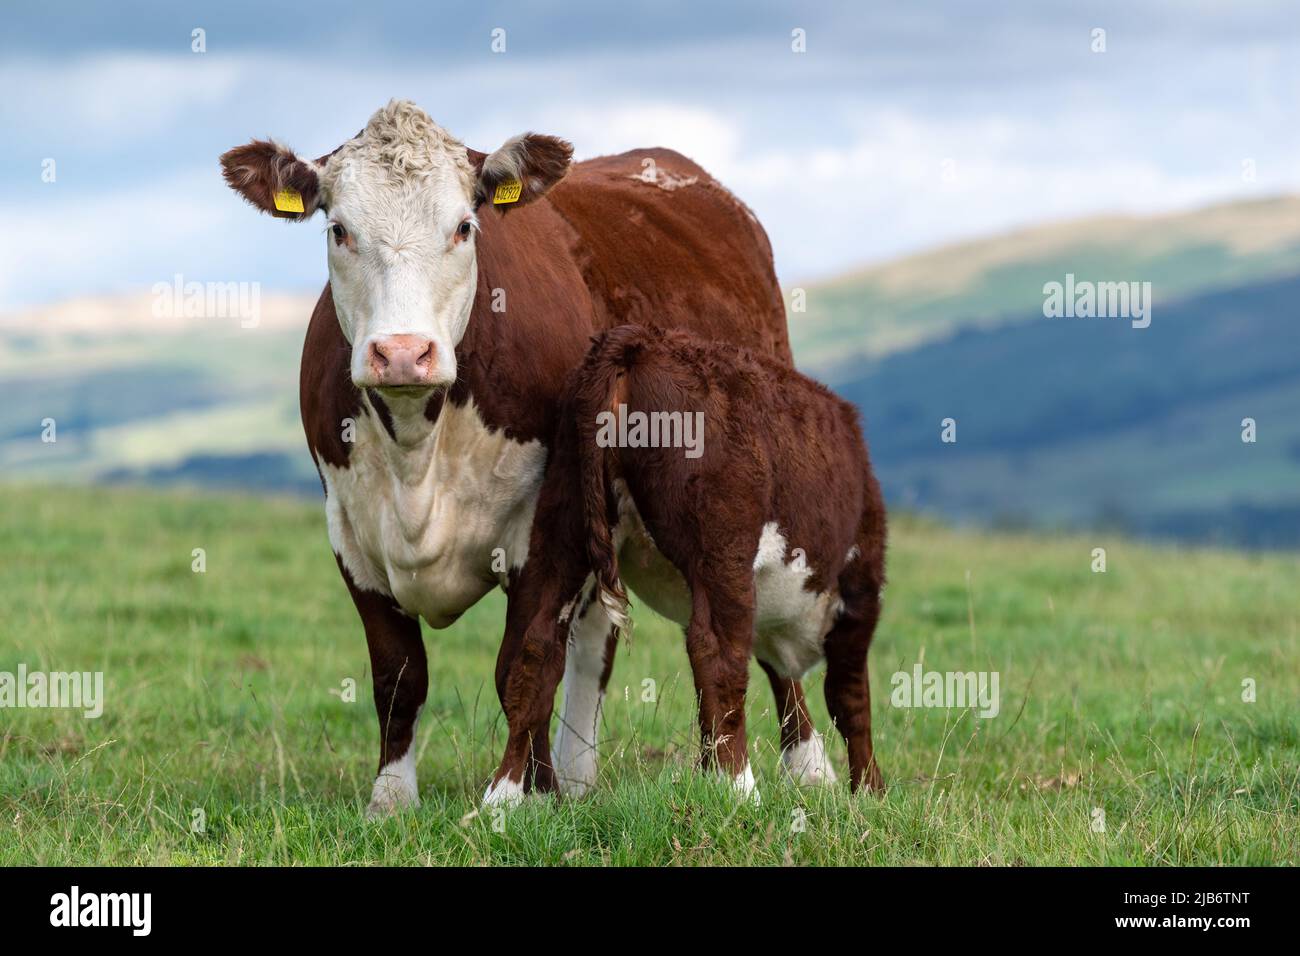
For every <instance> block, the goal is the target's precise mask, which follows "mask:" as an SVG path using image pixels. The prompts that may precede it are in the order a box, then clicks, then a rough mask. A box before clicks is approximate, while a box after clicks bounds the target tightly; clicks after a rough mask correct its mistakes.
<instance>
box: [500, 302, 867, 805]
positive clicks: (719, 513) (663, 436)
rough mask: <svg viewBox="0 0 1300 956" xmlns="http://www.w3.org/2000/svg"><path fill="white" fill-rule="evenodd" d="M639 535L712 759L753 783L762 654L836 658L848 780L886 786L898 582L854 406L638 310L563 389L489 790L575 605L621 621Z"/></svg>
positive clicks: (511, 620)
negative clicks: (679, 634) (888, 657)
mask: <svg viewBox="0 0 1300 956" xmlns="http://www.w3.org/2000/svg"><path fill="white" fill-rule="evenodd" d="M577 489H580V495H581V498H582V507H581V508H577V507H574V502H573V499H574V496H575V490H577ZM631 540H639V541H653V543H654V544H653V546H654V548H655V550H656V551H657V552H658V553H660V554H662V555H663V556H664V557H665V558H667V559H668V561H669V563H670V564H671V566H672V568H673V569H674V570H675V572H676V575H675V580H674V582H673V583H674V584H675V586H676V591H677V595H676V598H675V599H674V603H675V604H676V605H679V606H680V607H681V608H682V616H683V617H686V618H687V620H688V622H689V623H688V625H687V627H686V648H687V652H688V654H689V657H690V661H691V670H692V673H693V675H694V678H695V692H696V698H697V701H698V703H699V719H700V729H701V735H702V742H703V758H704V763H705V764H706V765H709V764H713V765H715V766H716V767H717V768H718V769H719V770H720V771H721V772H722V773H724V774H725V775H726V776H727V777H728V778H729V779H731V780H732V781H733V782H734V785H735V787H736V789H737V790H738V791H739V792H740V793H742V794H744V795H746V796H752V797H753V798H754V799H757V796H758V792H757V790H756V789H755V786H754V776H753V772H752V770H751V769H750V762H749V754H748V748H747V743H746V732H745V688H746V685H747V684H748V680H749V659H750V657H751V656H755V657H757V658H758V659H759V660H760V661H762V662H763V663H764V664H765V665H766V666H768V667H770V668H771V669H773V670H774V671H776V672H777V673H778V674H781V675H784V676H785V677H787V678H790V679H798V678H800V677H802V676H803V675H804V674H805V673H806V672H807V671H808V669H809V668H811V667H812V666H813V665H814V664H817V663H819V662H820V661H822V660H825V661H826V686H825V692H826V705H827V708H828V710H829V711H830V714H831V717H832V719H833V720H834V721H835V726H836V728H837V729H838V730H839V731H840V733H841V734H843V735H844V738H845V741H846V743H847V744H848V755H849V786H850V788H851V789H853V790H857V789H859V788H860V787H865V788H867V789H870V790H879V789H880V787H881V777H880V771H879V769H878V768H877V765H876V760H875V756H874V753H873V750H872V744H871V689H870V684H869V681H868V675H867V651H868V649H869V647H870V645H871V638H872V635H873V634H874V632H875V628H876V623H877V621H878V620H879V617H880V592H881V589H882V587H883V586H884V582H885V507H884V502H883V499H882V498H881V494H880V485H879V484H878V483H877V481H876V478H875V476H874V475H873V474H872V470H871V463H870V460H869V459H868V456H867V448H866V442H865V441H864V439H863V437H862V431H861V428H860V426H859V424H858V413H857V410H856V409H855V408H854V407H853V406H852V405H850V404H849V403H848V402H845V401H844V400H842V399H840V398H838V397H836V396H835V395H834V394H832V393H831V392H830V391H829V390H828V389H826V388H825V387H823V386H821V385H819V384H817V383H816V382H814V381H813V380H812V379H809V378H807V377H805V376H803V375H800V374H799V373H798V372H796V371H794V370H793V369H792V368H790V367H789V366H788V365H787V364H785V363H782V362H779V361H776V360H774V359H772V358H771V357H769V356H761V355H757V354H755V353H753V352H751V351H750V350H748V349H744V348H739V347H737V346H733V345H729V344H725V343H721V342H710V341H705V340H702V339H700V338H698V337H696V336H694V335H691V334H689V333H686V332H684V331H682V330H680V329H674V330H668V331H665V330H662V329H648V328H643V327H640V326H636V325H625V326H619V327H618V328H615V329H612V330H611V331H608V332H604V333H602V334H601V335H599V336H597V338H596V339H595V342H594V344H593V345H592V347H591V350H590V352H589V353H588V355H587V358H586V359H585V360H584V362H583V363H582V365H581V366H580V367H579V368H578V369H577V370H575V372H574V373H573V374H572V375H571V376H570V381H569V384H568V385H567V387H566V389H565V393H564V396H563V398H562V400H561V403H560V421H559V425H558V428H557V430H556V434H555V436H554V441H553V444H552V449H551V461H550V463H549V464H548V466H547V470H546V479H545V481H544V482H543V484H542V490H541V494H540V496H539V499H538V504H537V511H536V515H535V517H534V522H533V530H532V538H531V543H530V548H529V554H528V560H527V562H526V563H525V565H524V568H523V570H522V571H521V573H520V575H519V577H518V579H517V580H516V581H515V582H514V586H513V589H512V591H511V601H510V612H509V614H508V615H507V622H506V636H505V643H506V644H507V645H517V646H518V647H519V652H518V660H519V661H520V662H521V663H520V665H519V666H517V667H515V668H514V669H513V670H512V672H511V674H510V676H509V679H508V681H507V685H506V691H505V698H504V699H505V700H506V701H507V707H506V711H507V713H508V714H509V716H510V736H509V740H508V742H507V745H506V754H505V758H504V759H503V761H502V763H501V766H500V768H499V769H498V771H497V774H496V776H495V778H494V779H493V783H492V791H490V792H493V793H499V792H500V793H503V792H516V793H517V792H519V791H520V790H521V786H522V782H523V780H524V777H525V774H526V771H527V769H528V767H527V759H528V755H529V752H530V734H533V733H535V728H537V727H540V728H543V729H544V728H545V727H546V724H547V721H548V719H549V717H550V709H551V701H553V700H554V698H555V689H556V685H557V684H558V682H559V679H560V674H561V671H562V669H563V667H564V661H565V651H566V646H567V644H568V634H569V627H570V620H571V618H572V616H573V614H574V613H575V612H576V613H581V612H582V610H583V609H585V608H587V607H589V606H591V605H593V604H595V605H603V606H605V607H606V609H607V610H608V611H609V613H610V615H611V617H613V618H614V620H615V621H617V622H619V623H620V625H621V624H622V623H623V622H624V621H625V611H624V609H625V608H626V605H627V595H626V592H625V590H624V588H623V584H622V581H621V580H620V566H619V560H618V552H619V551H620V550H622V549H624V548H626V542H628V541H631Z"/></svg>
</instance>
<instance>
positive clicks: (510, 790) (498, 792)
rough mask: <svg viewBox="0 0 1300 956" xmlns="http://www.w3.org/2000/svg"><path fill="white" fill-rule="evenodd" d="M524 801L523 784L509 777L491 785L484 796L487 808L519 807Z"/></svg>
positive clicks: (484, 803)
mask: <svg viewBox="0 0 1300 956" xmlns="http://www.w3.org/2000/svg"><path fill="white" fill-rule="evenodd" d="M523 800H524V785H523V782H522V781H516V780H511V779H510V778H509V777H502V778H501V779H500V780H498V781H496V782H495V783H492V784H489V785H488V788H487V793H485V794H483V806H485V807H517V806H519V804H521V803H523Z"/></svg>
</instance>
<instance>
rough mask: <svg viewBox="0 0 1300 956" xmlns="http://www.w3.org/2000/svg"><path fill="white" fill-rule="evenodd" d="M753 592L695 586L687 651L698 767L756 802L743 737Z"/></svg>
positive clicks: (752, 626)
mask: <svg viewBox="0 0 1300 956" xmlns="http://www.w3.org/2000/svg"><path fill="white" fill-rule="evenodd" d="M752 590H753V589H752V586H751V588H750V593H749V594H747V595H729V594H727V592H726V591H725V590H724V589H722V588H719V587H716V586H715V587H712V588H710V587H709V586H708V585H705V584H703V583H702V582H699V581H696V582H694V583H693V584H692V587H691V620H690V624H689V625H688V626H687V628H686V651H687V655H688V656H689V657H690V661H691V673H692V675H693V676H694V678H695V691H696V695H697V696H698V698H699V705H700V735H701V742H702V744H703V748H704V753H703V756H702V759H703V763H704V765H705V766H709V765H710V764H711V765H713V766H716V767H717V768H718V770H719V771H720V772H721V773H723V774H725V775H726V776H727V777H728V778H730V780H731V781H732V784H733V785H734V787H735V788H736V792H737V793H738V794H739V795H741V796H744V797H752V798H753V799H754V800H757V799H758V793H757V791H756V790H755V787H754V772H753V770H752V769H751V768H750V765H749V745H748V741H747V737H746V734H745V690H746V685H747V684H748V683H749V657H750V653H751V650H752V647H753V643H754V641H753V635H754V604H753V595H752Z"/></svg>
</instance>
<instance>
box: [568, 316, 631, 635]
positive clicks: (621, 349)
mask: <svg viewBox="0 0 1300 956" xmlns="http://www.w3.org/2000/svg"><path fill="white" fill-rule="evenodd" d="M644 336H645V330H644V329H642V328H640V327H639V326H635V325H622V326H619V327H618V328H615V329H611V330H610V331H608V332H606V333H604V334H603V335H601V336H599V337H597V338H596V340H595V342H594V343H593V344H592V347H591V350H590V351H589V352H588V353H587V358H586V360H585V361H584V362H583V366H582V371H581V374H580V377H579V381H578V387H577V393H576V400H575V402H574V413H575V414H576V416H577V422H578V439H579V440H578V447H579V451H578V455H579V460H580V462H581V470H582V507H583V517H584V520H585V523H586V531H587V534H586V538H587V559H588V561H589V562H590V564H591V570H592V573H593V574H594V576H595V579H596V589H597V592H598V593H599V595H600V603H601V604H602V605H604V608H605V611H606V613H607V614H609V617H610V620H611V621H613V622H614V627H615V628H617V629H618V630H619V631H620V632H623V633H626V632H628V631H630V630H631V619H630V618H629V617H628V600H627V591H626V590H625V589H624V587H623V582H622V581H621V580H620V579H619V573H618V551H617V549H616V548H615V547H614V531H613V528H612V527H611V524H610V512H611V511H613V510H614V509H615V508H616V507H617V505H616V502H614V500H613V498H612V495H611V493H610V487H609V486H610V482H611V479H612V474H613V471H614V467H615V461H616V459H617V448H616V447H614V446H608V443H607V442H606V443H605V445H606V446H608V447H606V446H602V444H601V442H600V436H601V432H602V428H601V422H602V421H603V420H604V413H609V414H612V415H614V416H615V420H617V415H618V404H619V385H620V383H621V381H622V379H623V377H624V376H625V375H626V374H627V371H628V369H629V368H630V367H631V365H632V363H633V362H634V361H635V357H636V354H637V352H639V351H640V349H641V346H642V345H643V344H644V341H645V339H644Z"/></svg>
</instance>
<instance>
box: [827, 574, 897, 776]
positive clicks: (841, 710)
mask: <svg viewBox="0 0 1300 956" xmlns="http://www.w3.org/2000/svg"><path fill="white" fill-rule="evenodd" d="M841 589H842V594H843V597H844V610H843V611H842V612H841V614H840V616H839V618H838V619H837V620H836V622H835V625H834V627H832V628H831V630H830V633H829V634H827V635H826V645H825V646H826V707H827V709H828V710H829V711H830V713H831V719H832V720H834V721H835V727H836V729H837V730H839V732H840V733H841V734H843V735H844V741H845V743H846V744H847V745H848V750H849V789H851V790H854V791H856V790H857V789H858V788H859V787H866V788H867V789H868V790H876V791H878V790H881V789H882V788H883V787H884V782H883V781H882V779H881V776H880V768H879V767H877V766H876V756H875V752H874V750H873V749H872V745H871V682H870V679H869V675H868V672H867V650H868V648H869V647H870V646H871V637H872V635H873V634H874V633H875V630H876V623H877V621H878V620H879V619H880V591H879V587H878V586H877V585H875V584H873V583H866V584H865V586H864V587H859V588H856V589H853V590H849V589H848V588H845V587H844V586H843V584H842V585H841Z"/></svg>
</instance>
